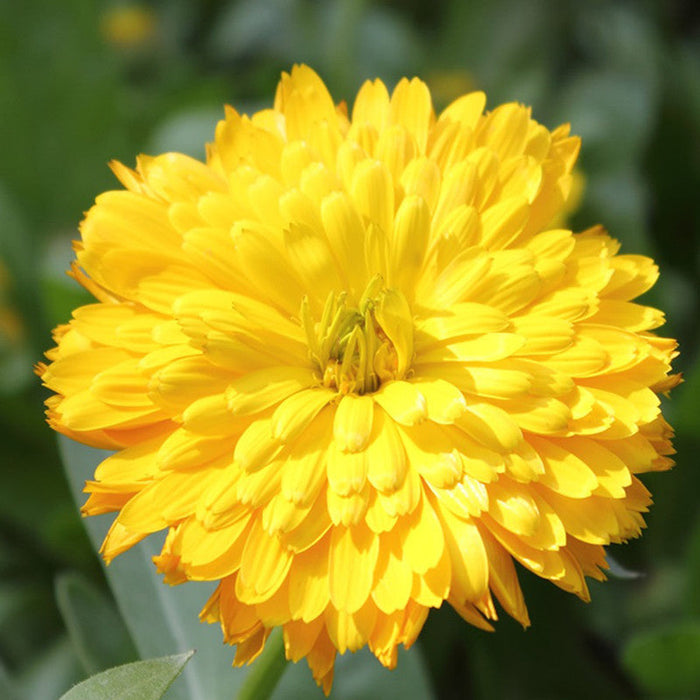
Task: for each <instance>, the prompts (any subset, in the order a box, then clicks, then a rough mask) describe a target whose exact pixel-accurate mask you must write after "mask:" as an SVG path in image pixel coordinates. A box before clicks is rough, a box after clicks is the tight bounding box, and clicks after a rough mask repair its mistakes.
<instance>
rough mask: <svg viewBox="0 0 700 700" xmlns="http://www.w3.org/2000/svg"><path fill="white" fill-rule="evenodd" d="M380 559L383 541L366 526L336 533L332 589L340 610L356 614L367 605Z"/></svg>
mask: <svg viewBox="0 0 700 700" xmlns="http://www.w3.org/2000/svg"><path fill="white" fill-rule="evenodd" d="M378 555H379V539H378V538H377V536H376V535H375V534H374V533H373V532H372V531H371V530H370V529H369V528H368V527H367V526H366V525H364V524H362V523H361V524H358V525H355V526H353V527H336V528H334V529H333V532H332V534H331V543H330V553H329V560H328V585H329V590H330V595H331V601H332V602H333V605H334V606H335V607H336V609H338V610H343V611H345V612H347V613H354V612H356V611H357V610H359V609H360V608H361V607H362V606H363V605H364V604H365V602H366V601H367V599H368V598H369V595H370V593H371V591H372V583H373V581H374V568H375V566H376V564H377V557H378Z"/></svg>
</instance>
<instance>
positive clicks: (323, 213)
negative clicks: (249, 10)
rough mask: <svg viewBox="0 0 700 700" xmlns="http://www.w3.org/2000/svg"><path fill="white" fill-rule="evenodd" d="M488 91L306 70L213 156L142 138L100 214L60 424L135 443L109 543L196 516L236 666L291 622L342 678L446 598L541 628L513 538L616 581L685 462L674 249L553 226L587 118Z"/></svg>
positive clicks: (194, 528)
mask: <svg viewBox="0 0 700 700" xmlns="http://www.w3.org/2000/svg"><path fill="white" fill-rule="evenodd" d="M484 105H485V97H484V95H483V94H481V93H472V94H469V95H466V96H464V97H462V98H460V99H458V100H457V101H456V102H454V103H453V104H452V105H450V106H449V107H448V108H447V109H445V110H444V111H443V112H442V113H441V114H440V115H439V116H436V115H435V113H434V111H433V108H432V104H431V100H430V94H429V92H428V89H427V88H426V86H425V85H424V84H423V83H422V82H420V81H419V80H416V79H414V80H411V81H408V80H402V81H401V82H400V83H399V84H398V86H397V87H396V89H395V90H394V92H393V93H392V94H391V95H389V93H388V92H387V90H386V88H385V87H384V85H383V84H382V83H381V82H380V81H375V82H368V83H366V84H365V85H364V86H363V87H362V89H361V90H360V92H359V94H358V96H357V98H356V100H355V103H354V107H353V109H352V114H351V115H348V113H347V111H346V109H345V107H344V106H343V105H341V106H339V107H336V106H335V105H334V103H333V101H332V99H331V97H330V96H329V94H328V92H327V90H326V88H325V86H324V85H323V83H322V82H321V80H320V79H319V78H318V76H317V75H316V74H315V73H314V72H313V71H311V70H310V69H309V68H307V67H304V66H299V67H295V68H294V69H293V70H292V71H291V74H290V75H287V74H285V75H283V77H282V81H281V83H280V85H279V87H278V90H277V95H276V98H275V103H274V107H273V108H272V109H270V110H264V111H262V112H258V113H257V114H255V115H253V116H252V117H250V118H249V117H247V116H243V115H239V114H238V113H237V112H235V111H234V110H233V109H230V108H228V109H227V112H226V118H225V120H224V121H222V122H220V123H219V125H218V127H217V129H216V136H215V140H214V142H213V143H212V144H211V145H210V146H209V148H208V151H207V159H206V163H201V162H198V161H196V160H193V159H191V158H188V157H186V156H184V155H180V154H173V153H170V154H165V155H161V156H158V157H154V158H151V157H145V156H141V157H140V158H138V160H137V165H136V169H135V170H131V169H129V168H127V167H125V166H123V165H121V164H119V163H115V164H113V169H114V172H115V173H116V175H117V177H118V178H119V179H120V180H121V182H122V184H123V185H124V187H125V189H124V190H120V191H114V192H107V193H105V194H103V195H101V196H100V197H99V198H98V199H97V202H96V204H95V206H94V207H93V208H92V209H91V210H90V211H89V212H88V214H87V216H86V218H85V220H84V222H83V224H82V227H81V240H80V242H78V243H77V244H76V264H75V268H74V274H75V276H76V278H77V279H78V280H79V281H80V282H81V283H82V284H84V285H85V286H86V287H87V288H88V289H89V290H90V291H91V292H92V293H93V294H94V295H95V297H96V299H97V303H95V304H93V305H91V306H86V307H82V308H80V309H78V310H77V311H76V312H75V313H74V317H73V319H72V321H71V322H70V323H69V324H68V325H66V326H63V327H60V328H58V329H57V331H56V343H57V346H56V347H55V348H54V349H53V350H51V351H50V352H49V353H48V354H47V356H48V359H49V363H48V364H46V365H41V366H40V368H39V372H40V374H41V376H42V379H43V381H44V383H45V384H46V385H47V386H48V387H49V388H50V389H51V390H52V391H53V392H55V395H54V396H53V397H52V398H51V399H50V400H49V401H48V416H49V422H50V424H51V425H52V427H54V428H55V429H56V430H59V431H60V432H62V433H65V434H66V435H68V436H70V437H72V438H74V439H77V440H80V441H82V442H86V443H88V444H91V445H96V446H99V447H103V448H107V449H113V450H116V452H115V454H114V455H113V456H111V457H109V458H108V459H107V460H105V461H104V462H103V463H102V464H101V465H99V467H98V468H97V471H96V473H95V480H94V481H91V482H89V483H88V484H87V487H86V491H87V492H88V493H89V494H90V497H89V499H88V501H87V503H86V504H85V506H84V509H83V511H84V513H85V514H88V515H92V514H97V513H104V512H109V511H116V512H117V517H116V519H115V521H114V524H113V526H112V528H111V530H110V532H109V534H108V536H107V538H106V540H105V542H104V545H103V550H102V551H103V554H104V556H105V557H106V559H107V560H110V559H112V558H113V557H114V556H116V555H117V554H119V553H120V552H122V551H124V550H126V549H128V548H129V547H130V546H132V545H133V544H134V543H135V542H137V541H139V540H140V539H142V538H143V537H145V536H147V535H148V534H149V533H152V532H156V531H159V530H163V529H167V530H168V536H167V539H166V542H165V545H164V547H163V551H162V553H161V555H160V556H159V557H157V558H156V563H157V566H158V569H159V570H160V571H161V572H162V573H164V575H165V580H166V582H168V583H180V582H183V581H188V580H189V581H196V580H215V581H220V583H219V586H218V588H217V590H216V592H215V593H214V595H213V596H212V598H211V599H210V600H209V602H208V603H207V605H206V606H205V608H204V610H203V611H202V619H203V620H206V621H210V622H215V621H216V622H220V624H221V626H222V629H223V633H224V638H225V640H226V641H227V642H229V643H231V644H236V645H237V651H236V657H235V659H236V663H244V662H247V661H250V660H252V659H253V658H255V656H256V655H257V654H258V653H259V652H260V651H261V650H262V648H263V646H264V644H265V639H266V638H267V635H268V634H269V632H270V630H271V629H272V628H273V627H275V626H281V627H282V628H283V630H284V639H285V646H286V652H287V656H288V657H289V658H290V659H293V660H295V661H296V660H298V659H300V658H302V657H306V658H307V660H308V663H309V665H310V666H311V669H312V671H313V674H314V677H315V678H316V680H317V682H318V683H319V684H321V685H322V686H323V688H324V690H325V691H326V692H328V691H329V690H330V686H331V683H332V676H333V664H334V659H335V655H336V652H337V651H340V652H341V653H342V652H344V651H346V650H348V649H349V650H351V651H354V650H356V649H359V648H361V647H363V646H365V645H368V646H369V647H370V648H371V649H372V651H373V652H374V653H375V655H376V656H377V658H378V659H379V660H380V661H381V662H382V663H383V664H384V665H386V666H389V667H392V666H393V665H394V664H395V663H396V649H397V646H398V645H399V644H404V645H405V646H410V645H411V644H412V643H413V641H414V640H415V639H416V637H417V635H418V633H419V632H420V629H421V626H422V624H423V622H424V621H425V618H426V616H427V613H428V610H429V609H430V608H431V607H439V606H440V605H441V604H442V603H443V601H445V600H447V601H448V602H449V603H450V604H451V605H452V606H453V607H454V608H455V609H456V610H457V611H458V612H459V614H460V615H462V616H463V617H464V618H465V619H466V620H467V621H469V622H470V623H472V624H475V625H477V626H479V627H483V628H487V629H489V628H490V624H489V620H494V619H496V608H495V603H494V598H495V599H496V600H497V601H498V602H499V604H500V606H501V607H502V608H503V610H505V611H506V612H507V613H509V614H510V615H512V616H513V617H514V618H516V619H517V620H519V621H520V622H521V623H522V624H523V625H527V624H528V615H527V610H526V607H525V602H524V600H523V596H522V593H521V590H520V587H519V585H518V580H517V575H516V568H515V562H519V563H520V564H521V565H522V566H524V567H525V568H526V569H529V570H530V571H532V572H534V573H535V574H537V575H538V576H541V577H542V578H545V579H548V580H550V581H552V582H553V583H555V584H556V585H557V586H559V587H561V588H563V589H565V590H567V591H571V592H573V593H576V594H577V595H579V596H580V597H581V598H583V599H587V598H588V591H587V588H586V582H585V577H586V576H591V577H594V578H598V579H600V578H604V574H603V571H602V570H603V569H605V568H606V563H605V555H604V549H603V547H604V546H605V545H607V544H609V543H611V542H622V541H624V540H626V539H628V538H631V537H635V536H637V535H638V534H639V532H640V529H641V528H642V527H643V525H644V521H643V516H642V514H643V513H644V512H645V511H646V510H647V508H648V506H649V504H650V496H649V493H648V491H647V490H646V489H645V487H644V486H643V485H642V483H641V481H640V480H639V479H638V477H637V475H638V474H640V473H643V472H647V471H650V470H663V469H666V468H668V467H669V466H670V465H671V464H672V462H671V460H670V458H669V456H668V455H670V454H671V453H672V448H671V444H670V437H671V429H670V428H669V426H668V425H667V423H666V422H665V421H664V419H663V417H662V415H661V412H660V410H659V400H658V398H657V394H659V393H662V392H666V391H667V390H669V389H670V388H671V387H672V386H673V385H674V384H675V383H676V382H677V378H676V377H674V376H673V375H670V374H669V372H670V363H671V360H672V358H673V357H674V355H675V343H674V342H673V341H671V340H668V339H665V338H660V337H658V336H657V335H655V334H654V332H653V331H654V329H656V328H658V327H659V326H660V325H661V324H662V323H663V315H662V314H661V313H660V312H659V311H657V310H656V309H653V308H650V307H648V306H644V305H640V304H638V303H635V302H634V299H635V298H636V297H637V296H638V295H640V294H642V293H643V292H645V291H646V290H647V289H649V288H650V287H651V286H652V285H653V283H654V282H655V280H656V277H657V268H656V266H655V265H654V264H653V262H652V261H651V260H649V259H648V258H644V257H640V256H634V255H619V254H618V244H617V242H616V241H614V240H613V239H612V238H610V237H609V236H608V235H607V234H606V233H605V231H603V230H602V229H601V228H592V229H589V230H587V231H584V232H582V233H577V234H573V233H572V232H571V231H568V230H562V229H556V230H549V229H548V227H547V224H548V222H550V221H551V220H552V219H553V218H554V217H555V216H556V215H557V214H558V213H559V212H560V211H561V209H562V207H563V205H564V204H565V202H566V199H567V196H568V192H569V188H570V183H571V170H572V167H573V165H574V162H575V160H576V156H577V153H578V149H579V141H578V139H577V138H575V137H571V136H569V130H568V127H566V126H563V127H560V128H558V129H556V130H554V131H551V132H550V131H549V130H547V129H546V128H545V127H543V126H541V125H540V124H538V123H537V122H535V121H533V120H532V119H531V117H530V112H529V110H528V109H526V108H525V107H523V106H520V105H517V104H507V105H503V106H501V107H498V108H496V109H494V110H493V111H491V112H486V113H485V112H484Z"/></svg>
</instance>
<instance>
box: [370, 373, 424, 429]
mask: <svg viewBox="0 0 700 700" xmlns="http://www.w3.org/2000/svg"><path fill="white" fill-rule="evenodd" d="M372 398H373V399H374V401H375V402H376V403H378V404H379V405H380V406H381V407H382V408H383V409H384V410H385V411H386V412H387V413H388V414H389V416H390V417H391V419H392V420H394V421H396V422H397V423H401V424H402V425H415V424H417V423H420V422H421V421H423V420H424V419H425V418H427V416H428V407H427V404H426V401H425V397H424V396H423V394H421V393H420V391H419V390H418V388H417V387H416V386H415V385H414V384H409V383H408V382H403V381H394V382H385V383H384V384H382V385H381V386H380V387H379V390H378V391H376V392H375V393H374V394H372Z"/></svg>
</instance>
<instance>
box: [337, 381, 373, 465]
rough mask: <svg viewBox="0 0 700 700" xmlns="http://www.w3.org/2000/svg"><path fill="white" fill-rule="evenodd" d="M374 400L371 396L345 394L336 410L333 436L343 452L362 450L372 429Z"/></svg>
mask: <svg viewBox="0 0 700 700" xmlns="http://www.w3.org/2000/svg"><path fill="white" fill-rule="evenodd" d="M373 417H374V402H373V401H372V398H371V396H354V395H352V394H348V395H346V396H343V398H342V399H341V400H340V403H339V404H338V407H337V408H336V411H335V419H334V421H333V438H334V440H335V444H336V446H337V448H338V449H339V450H341V451H342V452H361V451H362V450H364V449H365V447H367V443H368V442H369V437H370V433H371V431H372V420H373Z"/></svg>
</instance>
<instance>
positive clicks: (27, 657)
mask: <svg viewBox="0 0 700 700" xmlns="http://www.w3.org/2000/svg"><path fill="white" fill-rule="evenodd" d="M116 7H119V5H118V4H117V3H109V2H91V1H88V0H61V1H60V2H59V1H55V2H54V1H51V0H45V1H44V2H39V1H37V0H25V1H23V2H13V3H10V2H4V3H2V4H1V5H0V259H1V260H2V264H3V266H4V267H5V268H6V273H7V274H6V275H5V277H7V279H6V280H5V282H4V286H3V287H2V289H0V303H1V304H2V306H3V307H4V308H5V309H6V310H9V313H11V314H13V315H14V318H15V320H16V321H17V322H18V325H19V331H18V332H13V333H10V334H9V335H2V331H0V439H1V440H2V442H1V449H0V454H1V455H2V457H1V458H0V459H1V461H2V472H1V481H0V696H2V697H5V696H8V697H9V696H10V694H11V693H14V694H15V696H16V697H18V698H31V700H41V698H44V697H45V698H52V697H57V696H58V695H59V694H60V693H61V692H63V691H64V690H65V689H66V688H67V687H69V685H70V684H71V682H73V681H75V680H77V679H79V678H81V677H83V676H84V675H86V673H87V672H89V671H92V670H95V669H87V670H86V669H85V668H84V665H83V666H81V660H82V659H81V656H80V653H79V650H78V652H76V650H75V647H74V645H71V642H70V639H69V636H68V634H67V631H66V625H65V623H64V621H63V617H62V615H61V612H60V611H59V606H58V605H57V602H56V594H55V580H56V577H57V576H58V575H61V574H63V575H65V574H66V573H68V574H70V577H73V578H69V579H66V578H65V577H64V578H63V579H61V580H62V581H63V582H64V584H65V581H66V580H70V581H75V580H79V581H82V584H81V585H83V584H84V586H86V587H87V588H88V589H89V590H90V591H91V594H94V595H97V594H98V593H99V592H102V593H103V594H106V593H107V590H108V589H107V587H106V584H105V582H104V578H103V574H102V570H101V568H100V566H99V563H98V561H97V559H96V556H95V554H94V552H93V550H92V548H91V546H90V544H89V542H88V540H87V538H86V536H85V534H84V531H83V528H82V524H81V523H80V520H79V517H78V514H77V509H76V507H75V505H74V503H73V502H72V500H71V497H70V494H69V490H68V487H67V485H66V481H65V477H64V475H63V471H62V467H61V464H60V461H59V458H58V455H57V451H56V447H55V441H54V436H53V435H52V434H51V432H50V431H49V429H48V428H47V427H46V426H45V425H44V424H43V417H42V407H41V402H42V400H43V399H44V398H45V395H44V393H43V391H42V390H41V389H40V388H39V387H38V386H37V384H38V382H37V381H36V380H35V378H34V377H33V375H32V374H31V367H32V364H33V363H34V362H36V361H38V360H40V359H41V356H42V352H43V350H45V349H46V348H47V347H49V345H50V344H51V341H50V329H51V327H52V326H53V325H55V324H57V323H59V322H63V321H65V320H67V318H68V317H69V313H70V309H71V308H73V307H74V306H75V305H76V304H79V303H82V302H83V301H84V299H85V297H84V295H83V293H82V292H81V291H80V290H79V289H77V288H76V286H75V285H74V284H72V283H71V281H70V280H69V279H68V278H66V277H65V276H64V274H63V272H64V270H65V269H66V267H67V265H68V262H69V260H70V240H71V238H74V237H76V235H77V234H76V226H77V224H78V222H79V220H80V218H81V216H82V214H81V213H82V212H83V211H85V210H86V209H87V208H89V206H90V205H91V203H92V201H93V199H94V197H95V196H96V195H97V194H98V193H99V192H100V191H101V190H104V189H107V188H110V187H113V186H115V181H114V179H113V177H112V175H111V173H110V172H109V170H108V168H107V167H106V163H107V161H108V160H110V159H112V158H117V159H120V160H123V161H124V162H125V163H127V164H129V165H131V164H133V161H134V157H135V155H136V154H137V153H139V152H147V153H156V152H161V151H164V150H169V149H178V150H184V151H186V152H188V153H191V154H192V155H196V156H198V157H201V156H203V143H204V142H205V141H207V140H211V138H212V135H213V126H214V124H215V122H216V120H217V119H218V118H220V117H221V115H222V113H223V111H222V105H223V103H225V102H230V103H232V104H234V105H236V107H237V108H239V109H240V110H254V109H257V108H259V107H261V106H266V105H269V104H270V103H271V100H272V96H273V94H274V88H275V85H276V82H277V80H278V77H279V74H280V72H281V71H282V70H285V69H289V67H290V66H291V64H292V63H294V62H308V63H310V64H311V65H312V66H313V67H314V68H315V69H316V70H318V72H319V73H320V74H321V76H322V77H323V78H324V80H325V81H326V82H327V84H328V86H329V88H330V89H331V92H332V94H333V95H334V97H335V98H336V99H337V100H340V99H342V98H346V99H348V100H349V101H351V100H352V97H353V96H354V94H355V92H356V90H357V88H358V87H359V85H360V84H361V82H362V81H363V80H364V79H366V78H369V77H375V76H380V77H381V78H383V79H384V80H385V81H386V82H387V83H388V84H390V85H393V84H394V83H395V82H396V81H397V80H398V79H399V78H400V77H401V76H403V75H409V76H411V75H419V76H421V77H422V78H423V79H425V80H426V81H427V82H428V83H429V85H430V86H431V89H432V91H433V95H434V98H435V101H436V106H437V107H438V108H440V107H441V106H443V105H444V104H445V103H446V102H447V101H448V100H449V99H451V98H453V97H455V96H456V95H457V94H458V93H459V92H463V91H466V90H468V89H473V88H479V89H484V90H485V91H486V92H487V95H488V99H489V102H488V105H490V106H495V105H497V104H498V103H500V102H502V101H506V100H519V101H523V102H525V103H527V104H531V105H532V106H533V112H534V116H535V117H536V118H537V119H538V120H539V121H542V122H544V123H545V124H547V125H548V126H550V127H553V126H556V125H557V124H559V123H561V122H562V121H570V122H571V123H572V127H573V131H574V133H577V134H580V135H581V136H582V137H583V149H582V154H581V158H580V166H581V169H582V171H583V173H584V175H585V182H586V189H585V195H584V199H583V202H582V206H581V208H580V210H579V212H578V213H577V214H576V216H575V218H574V222H573V225H574V227H585V226H588V225H590V224H593V223H598V222H601V223H604V224H605V225H606V226H607V228H608V229H609V230H610V232H611V233H612V234H613V235H614V236H615V237H617V238H619V239H620V240H621V241H622V244H623V252H629V253H644V254H649V255H652V256H653V257H654V258H655V259H656V260H657V262H658V263H659V265H660V267H661V274H662V276H661V281H660V282H659V284H658V285H657V286H656V287H655V288H654V290H652V291H651V292H650V293H649V294H648V295H647V297H646V300H647V301H648V303H652V304H655V305H657V306H660V307H661V308H663V309H664V310H665V311H666V312H667V315H668V324H667V325H666V326H665V327H664V329H663V332H664V333H665V334H667V335H672V336H674V337H677V338H679V340H680V342H681V349H682V355H681V356H680V358H679V359H678V360H677V363H676V366H677V369H678V370H681V371H683V372H684V374H685V379H686V382H685V384H683V385H682V386H681V387H679V388H678V389H677V390H676V391H675V392H674V395H673V399H672V400H671V401H670V402H667V405H666V408H665V413H666V415H667V416H668V417H669V418H670V420H671V422H672V423H673V424H674V426H675V427H676V429H677V440H676V446H677V449H678V453H679V454H678V460H677V461H678V465H677V467H676V468H675V470H674V471H672V472H671V473H668V474H653V475H649V476H648V477H647V478H646V479H645V483H646V484H647V485H648V486H649V487H650V488H651V490H652V491H653V493H654V495H655V502H656V505H655V507H654V510H653V512H652V514H651V515H650V516H649V518H648V523H649V528H648V531H647V532H646V533H645V535H644V537H643V538H642V539H641V540H639V541H635V542H634V543H631V544H629V545H627V546H625V547H614V548H613V549H612V550H611V555H612V556H613V558H614V559H615V561H616V562H617V563H618V565H619V568H620V570H621V572H622V574H623V575H622V576H621V577H617V578H613V579H612V580H611V581H609V582H608V583H606V584H603V585H600V584H596V583H593V584H592V586H591V589H592V595H593V602H592V603H591V604H590V605H588V606H587V605H585V604H583V603H581V602H579V601H578V600H576V599H574V598H572V597H569V596H567V595H566V594H564V593H562V592H561V591H559V590H558V589H556V588H555V587H553V586H551V585H548V584H546V583H544V582H542V581H539V580H538V579H536V578H535V577H533V576H531V575H526V574H523V575H522V577H521V579H522V583H523V587H524V589H525V593H526V599H527V600H528V603H529V607H530V614H531V617H532V621H533V626H532V628H531V629H529V630H528V631H526V632H523V631H522V630H521V629H520V628H519V627H518V626H517V625H516V624H515V623H513V622H512V621H510V620H507V619H504V620H502V621H501V622H499V623H498V625H497V632H496V633H495V634H492V635H488V634H485V633H483V632H479V631H476V630H474V629H472V628H470V627H468V626H467V625H466V624H464V623H463V622H461V621H460V620H459V619H458V618H457V616H456V615H455V614H453V613H452V612H451V611H450V610H449V609H447V608H445V609H444V610H441V611H439V612H437V613H433V614H432V615H431V617H430V619H429V621H428V623H427V625H426V628H425V630H424V632H423V634H422V636H421V641H420V644H421V648H422V651H423V654H424V656H425V658H426V660H427V663H428V667H429V669H430V673H431V679H432V681H431V682H432V684H433V687H434V689H435V695H436V696H437V697H440V698H590V697H602V698H618V697H619V698H636V697H674V698H693V697H700V518H699V517H698V514H699V510H698V505H697V504H698V498H699V497H700V468H699V467H698V457H697V455H698V453H699V452H700V418H699V415H700V367H699V366H698V341H699V340H700V334H699V332H698V324H697V318H698V302H699V300H700V299H699V294H698V271H699V268H700V250H699V247H698V246H699V240H698V216H699V211H700V208H699V207H698V199H699V198H700V138H699V137H700V82H699V80H698V78H699V76H700V50H699V45H700V44H699V40H700V21H699V20H700V10H698V5H697V4H696V3H694V2H692V1H691V0H688V1H687V2H680V1H662V0H658V2H650V1H647V2H644V1H639V2H596V1H591V2H583V3H582V2H578V1H575V0H560V1H559V2H553V1H552V2H546V1H545V0H529V1H527V2H524V1H519V2H518V1H515V0H491V1H489V2H486V1H482V0H479V1H477V2H467V1H460V0H452V1H448V0H445V1H437V0H433V1H432V2H424V1H419V0H413V1H410V2H409V1H406V2H401V1H400V0H394V1H389V0H385V1H384V2H381V1H374V2H371V1H369V0H365V1H364V2H362V1H361V0H326V1H323V2H321V1H317V2H312V1H311V0H239V1H238V2H222V1H217V0H168V1H166V0H162V1H161V2H155V1H154V2H151V3H144V4H142V5H141V7H142V8H144V9H146V10H149V11H150V12H152V18H153V32H152V34H151V35H150V37H149V38H148V39H147V41H145V42H142V43H137V44H136V45H132V46H123V45H118V44H115V43H114V42H110V41H109V38H108V36H107V35H106V33H105V31H104V26H105V25H104V23H105V21H107V20H106V18H108V17H109V13H110V12H111V11H113V10H114V8H116ZM625 572H627V573H626V574H625ZM630 572H631V573H639V574H640V575H639V576H636V577H634V576H631V575H630ZM76 576H77V577H78V578H77V579H76V578H75V577H76ZM58 589H59V592H60V591H61V590H63V592H64V594H65V589H66V587H65V585H59V587H58ZM60 597H61V596H60V595H59V599H60ZM61 609H63V610H64V613H65V601H64V605H63V608H61ZM98 609H99V610H103V609H104V606H101V607H100V606H97V607H96V610H98ZM105 614H106V613H105ZM95 615H96V616H95V624H96V625H98V626H100V625H110V624H112V623H111V622H110V621H109V620H108V619H100V618H99V616H98V614H97V612H96V613H95ZM211 633H212V634H218V632H216V631H215V630H211ZM117 647H118V648H117ZM109 653H111V654H112V656H113V657H114V658H115V659H116V661H119V660H124V661H125V660H128V657H129V651H128V643H127V642H125V643H124V644H123V645H122V646H121V647H119V645H117V646H116V647H115V649H113V650H111V651H109ZM116 661H115V663H116Z"/></svg>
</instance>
